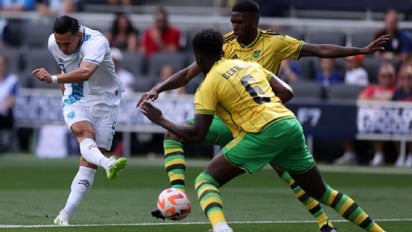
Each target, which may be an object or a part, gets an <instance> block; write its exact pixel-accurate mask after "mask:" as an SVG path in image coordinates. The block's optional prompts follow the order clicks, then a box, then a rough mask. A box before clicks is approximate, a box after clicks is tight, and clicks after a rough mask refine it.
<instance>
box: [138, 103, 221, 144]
mask: <svg viewBox="0 0 412 232" xmlns="http://www.w3.org/2000/svg"><path fill="white" fill-rule="evenodd" d="M140 110H141V112H142V113H143V114H144V115H146V117H147V118H148V119H150V120H151V121H152V122H153V123H156V124H158V125H160V126H162V127H163V128H165V129H166V130H168V131H170V132H172V133H173V134H176V135H178V136H179V137H181V138H183V139H184V141H187V142H201V141H203V139H204V137H205V136H206V134H207V132H208V131H209V127H210V124H211V123H212V120H213V115H209V114H195V118H194V123H193V124H182V125H177V124H175V123H174V122H172V121H169V120H167V119H166V118H164V117H163V115H162V112H161V111H160V110H159V109H158V108H156V107H155V106H153V105H152V104H151V103H149V102H147V101H145V102H143V103H142V104H141V105H140Z"/></svg>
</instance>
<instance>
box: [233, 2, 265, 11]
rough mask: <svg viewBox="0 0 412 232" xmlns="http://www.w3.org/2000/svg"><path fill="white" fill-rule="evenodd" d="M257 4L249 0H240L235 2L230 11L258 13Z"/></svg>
mask: <svg viewBox="0 0 412 232" xmlns="http://www.w3.org/2000/svg"><path fill="white" fill-rule="evenodd" d="M259 11H260V9H259V5H258V4H257V3H256V2H254V1H251V0H248V1H240V2H238V3H236V4H235V5H234V6H233V8H232V12H241V13H256V14H258V15H259Z"/></svg>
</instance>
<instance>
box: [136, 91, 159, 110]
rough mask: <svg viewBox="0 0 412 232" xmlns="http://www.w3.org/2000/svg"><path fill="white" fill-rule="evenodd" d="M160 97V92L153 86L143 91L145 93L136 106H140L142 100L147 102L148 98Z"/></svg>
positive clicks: (153, 99)
mask: <svg viewBox="0 0 412 232" xmlns="http://www.w3.org/2000/svg"><path fill="white" fill-rule="evenodd" d="M158 97H159V93H158V92H157V91H156V89H155V88H152V89H151V90H149V91H147V92H145V93H143V95H142V96H141V97H140V99H139V101H138V102H137V104H136V108H138V107H140V105H141V104H142V102H145V101H147V100H152V101H155V100H156V99H157V98H158Z"/></svg>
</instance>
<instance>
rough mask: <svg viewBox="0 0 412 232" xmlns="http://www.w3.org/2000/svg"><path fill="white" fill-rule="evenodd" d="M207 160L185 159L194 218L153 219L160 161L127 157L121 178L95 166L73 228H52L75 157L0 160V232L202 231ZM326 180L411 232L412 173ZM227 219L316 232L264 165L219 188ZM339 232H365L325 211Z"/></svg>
mask: <svg viewBox="0 0 412 232" xmlns="http://www.w3.org/2000/svg"><path fill="white" fill-rule="evenodd" d="M206 164H207V161H202V160H188V162H187V185H188V194H189V197H190V198H191V201H192V213H191V214H190V215H189V216H188V217H187V218H186V219H184V220H182V221H179V222H173V221H162V220H156V219H154V218H152V217H151V216H150V213H149V212H150V210H151V209H152V208H153V207H154V206H155V203H156V198H157V195H158V194H159V193H160V191H161V190H162V189H164V188H166V187H167V186H168V180H167V175H166V173H165V171H164V170H163V161H162V160H161V159H155V160H148V159H139V158H131V159H130V160H129V165H128V167H127V168H126V169H125V170H124V171H123V172H122V173H121V175H120V176H119V178H118V179H116V180H113V181H109V180H107V179H106V177H105V175H104V173H103V170H101V169H99V170H98V172H97V174H96V177H95V181H94V184H93V187H92V190H91V191H90V192H89V193H88V195H87V196H86V198H85V199H84V200H83V202H82V203H81V204H80V206H79V207H78V208H77V210H76V211H75V213H74V214H73V217H72V218H71V221H70V223H71V224H73V225H72V226H70V227H60V226H54V225H51V223H52V221H53V219H54V217H55V216H56V214H57V213H58V211H59V210H60V209H61V208H62V206H63V205H64V203H65V200H66V198H67V195H68V193H69V188H70V184H71V181H72V178H73V176H74V174H75V173H76V171H77V168H78V157H69V158H66V159H60V160H53V159H37V158H35V157H34V156H33V155H27V154H6V155H0V171H1V181H0V231H13V232H17V231H36V232H49V231H50V232H57V231H59V232H66V231H76V232H82V231H87V232H94V231H96V232H97V231H98V232H108V231H116V232H129V231H130V232H132V231H133V232H143V231H144V232H157V231H159V232H160V231H162V232H164V231H167V232H177V231H193V232H207V231H208V229H209V228H210V225H209V224H208V222H207V219H206V217H205V216H204V215H203V214H202V212H201V211H200V208H199V205H198V203H197V201H196V196H195V193H194V191H193V180H194V178H195V176H196V175H197V174H198V173H199V172H200V171H201V170H202V168H203V167H204V166H205V165H206ZM320 169H321V171H322V173H323V174H324V177H325V179H326V181H327V182H328V183H329V184H330V185H331V186H333V187H334V188H336V189H338V190H340V191H342V192H344V193H347V194H348V195H350V196H352V197H353V198H354V199H355V200H356V201H357V202H358V203H359V205H360V206H361V207H362V208H364V209H365V210H366V211H367V212H368V213H369V215H370V216H371V217H372V218H374V219H376V220H377V221H378V222H379V223H380V224H381V225H382V226H383V227H384V228H385V229H386V230H387V231H388V232H410V231H412V209H411V208H412V194H411V193H412V169H407V168H393V167H381V168H368V167H334V166H327V165H321V166H320ZM222 195H223V200H224V204H225V212H226V215H227V220H228V221H229V223H230V225H231V226H232V227H233V228H234V230H235V231H236V232H250V231H253V232H266V231H268V232H269V231H270V232H276V231H279V232H285V231H287V232H316V231H318V229H317V225H316V223H315V222H314V219H313V218H312V217H311V215H309V214H308V213H307V212H306V210H305V208H304V207H303V206H302V205H301V204H300V203H299V202H298V201H297V200H296V199H295V197H294V196H293V194H292V191H291V190H290V188H289V187H288V186H287V185H286V184H285V183H283V182H282V181H281V180H280V179H279V178H278V177H277V176H276V175H275V174H274V173H273V171H271V170H270V169H269V168H265V169H263V170H262V171H260V172H259V173H256V174H253V175H243V176H241V177H239V178H237V179H236V180H234V181H233V182H231V183H229V184H228V185H227V186H224V187H223V188H222ZM324 208H325V211H326V212H327V213H328V215H329V216H330V218H331V219H332V220H333V222H334V224H335V226H336V227H338V229H339V232H357V231H359V232H360V231H362V230H361V229H358V228H357V227H355V226H354V225H353V224H351V223H349V222H347V221H345V220H343V219H342V218H341V217H340V216H339V215H338V214H337V213H335V212H334V211H333V210H331V209H330V208H328V207H327V206H325V207H324Z"/></svg>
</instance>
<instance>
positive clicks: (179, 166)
mask: <svg viewBox="0 0 412 232" xmlns="http://www.w3.org/2000/svg"><path fill="white" fill-rule="evenodd" d="M172 137H173V136H172V135H170V134H168V133H167V134H165V139H164V140H163V149H164V167H165V170H166V172H167V175H168V176H169V182H170V187H172V188H178V189H181V190H183V191H185V170H186V159H185V156H184V151H183V144H182V143H181V142H179V141H177V140H175V139H172ZM151 215H152V216H153V217H155V218H160V219H165V218H164V217H163V215H162V214H161V212H160V210H159V209H157V208H154V209H153V210H152V211H151Z"/></svg>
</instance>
